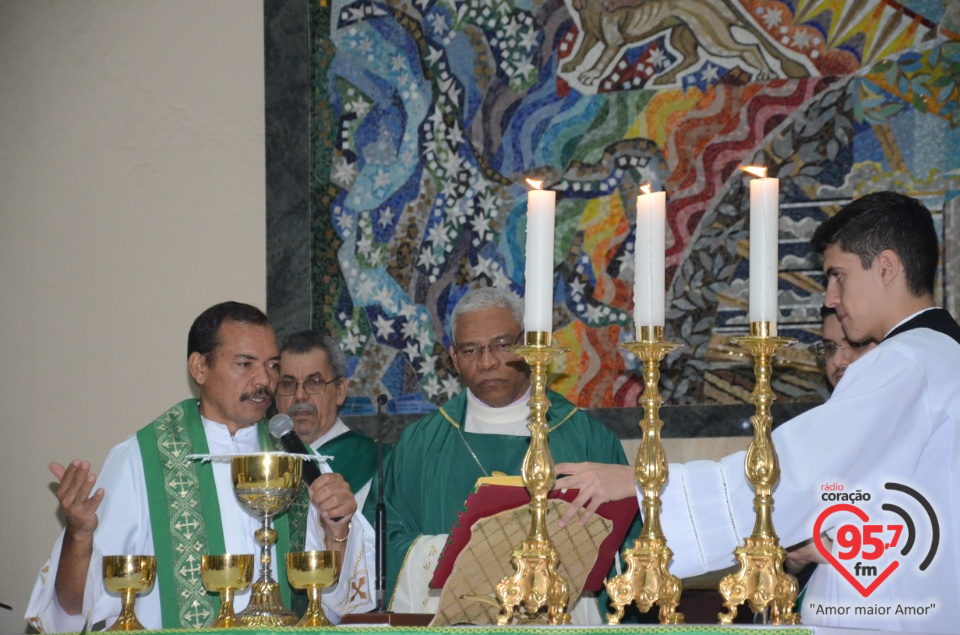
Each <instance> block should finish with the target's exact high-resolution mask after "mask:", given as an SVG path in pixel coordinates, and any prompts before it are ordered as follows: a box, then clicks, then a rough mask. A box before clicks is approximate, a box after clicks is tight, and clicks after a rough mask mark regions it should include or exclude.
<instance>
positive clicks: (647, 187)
mask: <svg viewBox="0 0 960 635" xmlns="http://www.w3.org/2000/svg"><path fill="white" fill-rule="evenodd" d="M640 191H641V192H643V193H644V194H649V193H650V191H651V188H650V184H649V183H644V184H643V185H641V186H640Z"/></svg>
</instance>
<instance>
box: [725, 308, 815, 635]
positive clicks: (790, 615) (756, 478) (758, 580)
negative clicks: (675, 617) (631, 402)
mask: <svg viewBox="0 0 960 635" xmlns="http://www.w3.org/2000/svg"><path fill="white" fill-rule="evenodd" d="M794 341H796V340H793V339H790V338H785V337H775V336H771V335H770V323H768V322H751V324H750V336H749V337H742V338H739V339H738V340H735V343H736V344H738V345H739V346H741V347H743V348H745V349H746V350H747V351H749V353H750V354H751V355H752V356H753V359H754V374H755V375H756V378H757V380H756V384H755V385H754V389H753V394H752V397H753V403H754V404H755V406H756V413H755V414H754V416H753V417H751V418H750V423H751V424H753V441H751V443H750V447H749V448H748V449H747V458H746V461H745V469H746V473H747V478H748V479H749V480H750V483H751V484H752V485H753V487H754V489H755V491H756V496H755V497H754V499H753V505H754V508H755V509H756V522H755V523H754V526H753V534H752V535H751V536H750V537H749V538H747V539H746V540H745V541H744V544H743V546H741V547H737V549H736V550H735V551H734V555H735V556H736V557H737V560H738V561H739V563H740V568H739V570H738V571H737V572H736V573H731V574H730V575H728V576H726V577H724V579H723V580H721V582H720V594H721V595H723V598H724V603H723V605H724V607H725V608H726V610H727V612H726V613H720V614H719V618H720V623H721V624H731V623H733V619H734V618H735V617H736V616H737V606H738V605H740V604H743V603H744V602H749V603H750V608H751V610H753V612H754V613H761V612H763V611H764V610H765V609H766V608H767V606H769V607H770V621H771V622H772V623H773V624H774V625H780V624H799V623H800V616H799V615H796V614H795V613H794V612H793V606H794V604H795V603H796V601H797V590H798V587H797V579H796V578H794V577H793V576H792V575H789V574H788V573H786V572H784V570H783V561H784V559H785V558H786V555H787V552H786V551H785V550H784V549H783V547H781V546H780V539H779V538H778V537H777V533H776V531H774V528H773V494H772V493H773V488H774V486H776V484H777V481H779V480H780V460H779V458H778V457H777V451H776V449H775V448H774V447H773V437H772V435H771V432H770V431H771V427H772V425H773V417H772V416H771V415H770V405H771V404H772V403H773V401H774V399H775V398H776V395H774V393H773V390H772V389H771V388H770V377H771V375H772V366H773V356H774V355H776V352H777V349H779V348H782V347H784V346H787V345H789V344H790V343H792V342H794Z"/></svg>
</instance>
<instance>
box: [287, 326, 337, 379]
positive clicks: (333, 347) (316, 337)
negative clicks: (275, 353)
mask: <svg viewBox="0 0 960 635" xmlns="http://www.w3.org/2000/svg"><path fill="white" fill-rule="evenodd" d="M318 348H319V349H320V350H322V351H323V352H324V353H326V354H327V361H328V362H330V368H332V369H333V379H340V378H341V377H346V376H347V356H346V355H344V353H343V350H342V349H341V348H340V344H339V343H337V340H335V339H333V338H332V337H330V336H329V335H327V334H326V333H321V332H319V331H299V332H297V333H294V334H293V335H291V336H290V337H288V338H287V341H286V343H285V344H284V345H283V348H281V349H280V353H281V354H283V353H288V352H289V353H295V354H297V355H304V354H306V353H309V352H310V351H312V350H315V349H318Z"/></svg>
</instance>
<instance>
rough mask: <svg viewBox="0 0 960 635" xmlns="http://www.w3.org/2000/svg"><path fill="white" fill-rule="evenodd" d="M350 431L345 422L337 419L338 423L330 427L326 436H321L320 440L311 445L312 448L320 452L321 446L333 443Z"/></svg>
mask: <svg viewBox="0 0 960 635" xmlns="http://www.w3.org/2000/svg"><path fill="white" fill-rule="evenodd" d="M349 431H350V428H348V427H347V424H345V423H344V422H343V420H342V419H340V417H337V421H336V423H334V424H333V425H332V426H330V429H329V430H327V432H326V434H323V435H321V436H320V438H319V439H317V440H316V441H314V442H313V443H311V444H310V447H311V448H313V449H314V450H319V449H320V446H321V445H323V444H324V443H327V442H328V441H333V440H334V439H336V438H337V437H339V436H340V435H341V434H344V433H347V432H349Z"/></svg>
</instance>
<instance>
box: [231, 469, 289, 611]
mask: <svg viewBox="0 0 960 635" xmlns="http://www.w3.org/2000/svg"><path fill="white" fill-rule="evenodd" d="M302 469H303V461H302V459H301V458H300V457H299V456H294V455H291V454H279V453H271V452H265V453H260V454H242V455H237V456H234V457H233V458H232V459H231V474H232V478H233V493H234V494H235V495H236V497H237V502H239V503H240V507H242V508H243V509H244V510H246V511H247V513H249V514H251V515H253V516H255V517H257V518H259V519H260V521H261V527H260V529H258V530H257V531H256V532H254V538H255V539H256V541H257V544H259V545H260V576H259V577H258V578H257V581H256V582H254V583H253V591H252V592H251V593H250V603H249V604H247V607H246V608H245V609H243V610H242V611H240V613H238V614H237V617H238V618H239V619H240V624H242V625H243V626H293V625H294V624H296V623H297V616H296V615H295V614H294V612H293V611H291V610H290V609H288V608H287V607H286V606H284V604H283V599H282V598H281V597H280V585H279V584H278V583H277V582H276V580H274V579H273V572H272V571H271V568H270V564H271V562H272V560H273V558H272V556H271V554H270V548H271V547H272V546H273V544H274V543H275V542H276V541H277V532H276V530H275V529H273V527H272V526H271V521H272V520H273V518H274V517H275V516H279V515H280V514H282V513H283V512H285V511H286V510H287V508H289V507H290V505H292V504H293V501H294V500H296V498H297V495H298V493H299V491H300V475H301V470H302Z"/></svg>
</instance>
